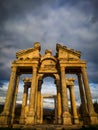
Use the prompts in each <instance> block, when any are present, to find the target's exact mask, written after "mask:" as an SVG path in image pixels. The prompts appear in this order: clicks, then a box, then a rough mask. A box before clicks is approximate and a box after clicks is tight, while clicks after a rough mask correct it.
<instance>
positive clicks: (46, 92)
mask: <svg viewBox="0 0 98 130" xmlns="http://www.w3.org/2000/svg"><path fill="white" fill-rule="evenodd" d="M41 95H42V110H43V114H42V120H43V123H44V124H53V123H55V122H56V115H57V114H56V95H57V90H56V84H55V79H54V78H52V77H45V78H44V79H43V84H42V89H41Z"/></svg>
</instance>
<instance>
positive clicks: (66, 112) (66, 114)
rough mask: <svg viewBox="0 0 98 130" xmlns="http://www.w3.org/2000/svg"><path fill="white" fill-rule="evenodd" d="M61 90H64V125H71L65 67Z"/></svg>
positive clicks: (63, 68)
mask: <svg viewBox="0 0 98 130" xmlns="http://www.w3.org/2000/svg"><path fill="white" fill-rule="evenodd" d="M61 88H62V91H61V93H62V118H63V124H67V125H68V124H71V116H70V113H69V108H68V97H67V88H66V77H65V67H61Z"/></svg>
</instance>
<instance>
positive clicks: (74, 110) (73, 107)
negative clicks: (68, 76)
mask: <svg viewBox="0 0 98 130" xmlns="http://www.w3.org/2000/svg"><path fill="white" fill-rule="evenodd" d="M69 90H70V100H71V110H72V115H73V123H74V124H79V118H78V114H77V107H76V101H75V95H74V86H73V85H70V86H69Z"/></svg>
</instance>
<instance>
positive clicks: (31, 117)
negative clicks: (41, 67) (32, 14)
mask: <svg viewBox="0 0 98 130" xmlns="http://www.w3.org/2000/svg"><path fill="white" fill-rule="evenodd" d="M36 80H37V67H33V76H32V81H31V82H32V83H31V90H30V104H29V112H28V115H27V119H26V124H34V123H35V95H36V93H35V91H36Z"/></svg>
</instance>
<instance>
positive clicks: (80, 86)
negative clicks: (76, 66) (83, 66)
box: [78, 74, 88, 124]
mask: <svg viewBox="0 0 98 130" xmlns="http://www.w3.org/2000/svg"><path fill="white" fill-rule="evenodd" d="M78 83H79V90H80V97H81V107H82V114H83V115H82V116H83V122H84V124H85V123H86V122H88V119H87V115H88V109H87V103H86V97H85V93H84V89H83V83H82V79H81V74H78Z"/></svg>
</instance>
